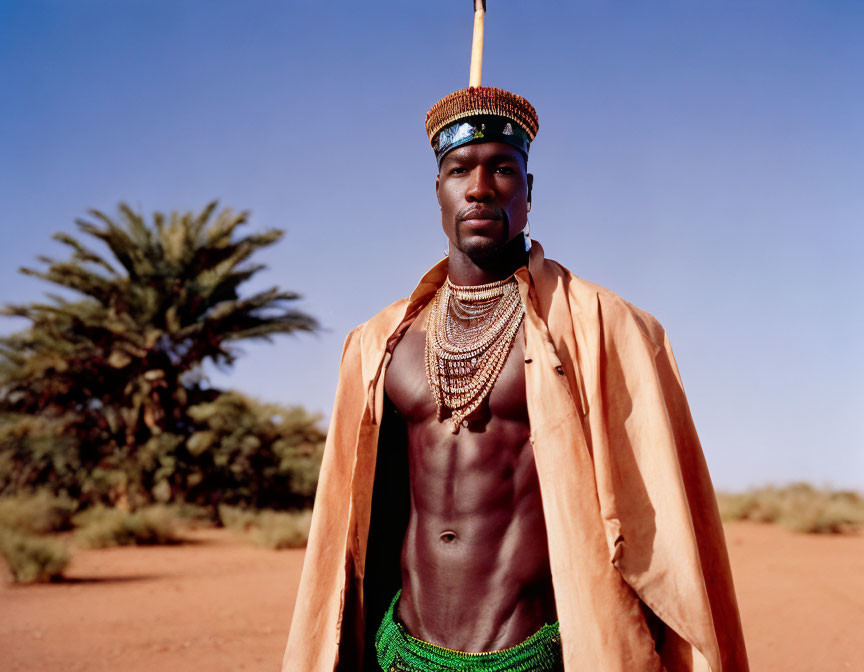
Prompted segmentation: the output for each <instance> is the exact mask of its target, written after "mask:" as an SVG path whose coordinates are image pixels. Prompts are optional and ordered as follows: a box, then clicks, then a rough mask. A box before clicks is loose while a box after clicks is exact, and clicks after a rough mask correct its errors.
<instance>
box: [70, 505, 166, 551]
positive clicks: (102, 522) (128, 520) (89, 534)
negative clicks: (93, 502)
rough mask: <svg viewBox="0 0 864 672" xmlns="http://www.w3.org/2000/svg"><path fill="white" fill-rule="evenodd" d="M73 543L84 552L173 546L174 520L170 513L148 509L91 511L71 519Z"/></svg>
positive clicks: (156, 507) (163, 508) (154, 508)
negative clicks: (103, 549) (109, 547)
mask: <svg viewBox="0 0 864 672" xmlns="http://www.w3.org/2000/svg"><path fill="white" fill-rule="evenodd" d="M74 522H75V524H76V525H77V526H78V527H79V529H78V532H77V534H76V540H77V541H78V543H80V544H81V545H82V546H85V547H87V548H106V547H108V546H133V545H138V546H152V545H161V544H176V543H178V542H179V541H180V538H179V537H178V536H177V520H176V518H175V517H174V515H173V514H172V513H171V511H170V509H168V508H167V507H164V506H150V507H146V508H143V509H140V510H139V511H136V512H134V513H129V512H128V511H121V510H119V509H108V508H104V507H93V508H91V509H88V510H87V511H84V512H83V513H81V514H78V515H77V516H75V518H74Z"/></svg>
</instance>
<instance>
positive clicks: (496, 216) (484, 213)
mask: <svg viewBox="0 0 864 672" xmlns="http://www.w3.org/2000/svg"><path fill="white" fill-rule="evenodd" d="M502 219H503V217H502V216H501V213H500V212H496V211H495V210H486V209H480V210H469V211H468V212H464V213H460V215H459V221H461V222H464V223H465V224H466V225H468V226H470V227H472V228H473V227H477V228H482V227H485V226H490V225H492V224H494V223H495V222H500V221H501V220H502Z"/></svg>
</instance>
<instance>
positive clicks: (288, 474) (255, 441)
mask: <svg viewBox="0 0 864 672" xmlns="http://www.w3.org/2000/svg"><path fill="white" fill-rule="evenodd" d="M189 415H190V417H191V418H192V419H193V421H194V422H195V427H196V430H197V431H195V433H194V434H192V436H191V437H190V438H189V440H188V441H187V443H186V449H187V452H188V454H189V458H188V459H189V460H190V461H192V462H193V463H194V469H192V470H191V472H192V474H193V475H194V478H193V479H189V478H187V480H186V482H185V485H184V491H185V493H186V494H185V498H186V500H187V501H189V502H193V503H196V504H201V505H208V506H211V507H213V508H214V509H216V508H217V507H218V506H219V505H224V504H227V505H229V506H234V507H236V506H243V507H249V508H252V509H283V510H287V509H302V508H305V507H308V506H311V504H312V500H313V498H314V496H315V487H316V485H317V482H318V470H319V469H320V466H321V457H322V455H323V451H324V439H325V435H324V433H323V432H322V431H321V429H320V427H319V426H318V422H319V420H320V418H319V417H318V416H316V415H313V414H310V413H308V412H307V411H306V410H304V409H303V408H301V407H298V406H294V407H288V406H282V405H279V404H266V403H262V402H260V401H257V400H255V399H252V398H250V397H247V396H245V395H243V394H240V393H239V392H225V393H223V394H221V395H219V397H218V398H216V399H215V400H214V401H212V402H209V403H204V404H198V405H196V406H193V407H191V408H190V409H189Z"/></svg>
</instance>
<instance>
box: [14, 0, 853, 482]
mask: <svg viewBox="0 0 864 672" xmlns="http://www.w3.org/2000/svg"><path fill="white" fill-rule="evenodd" d="M471 6H472V3H471V2H469V1H468V0H436V1H435V2H397V1H396V0H388V1H379V2H356V1H354V2H345V1H334V2H320V1H318V2H313V1H312V0H303V1H301V0H296V1H289V0H281V1H262V0H244V1H240V0H235V1H233V2H226V1H220V0H123V1H122V2H117V0H74V1H70V0H55V1H54V2H44V1H40V0H17V1H12V0H0V203H2V206H3V220H2V224H0V226H2V232H3V245H2V246H0V302H7V301H24V300H29V299H34V298H37V297H39V296H40V293H41V292H42V291H44V290H45V289H46V287H45V286H42V285H40V283H39V282H38V281H36V280H33V279H29V278H25V277H23V276H19V275H18V274H17V273H16V269H17V268H18V267H19V266H21V265H22V264H25V263H26V264H30V263H31V262H32V260H33V258H34V257H35V255H37V254H46V253H51V254H61V253H62V247H61V246H60V245H59V244H57V243H54V242H52V241H51V240H50V235H51V234H52V233H53V232H56V231H71V230H72V228H73V220H74V219H75V218H76V217H80V216H82V215H84V213H85V211H86V209H87V208H91V207H95V208H99V209H103V210H107V211H113V210H114V208H115V207H116V204H117V203H118V202H119V201H121V200H125V201H127V202H129V203H130V204H131V205H132V206H133V207H135V208H137V209H139V210H141V211H143V212H145V213H151V212H152V211H154V210H162V211H170V210H172V209H177V210H189V209H195V210H198V209H200V208H201V207H203V206H204V204H205V203H207V202H208V201H209V200H211V199H213V198H218V199H220V201H221V203H222V204H223V205H226V206H228V205H230V206H232V207H234V208H236V209H250V210H251V211H252V213H253V216H252V222H251V225H250V229H264V228H270V227H279V228H282V229H285V231H286V232H287V235H286V236H285V238H284V240H283V241H282V242H281V243H280V244H279V245H278V246H275V247H274V248H273V249H271V250H269V251H268V252H267V254H266V255H264V257H265V258H264V261H265V262H266V263H267V264H268V265H269V267H270V268H269V270H268V271H266V272H264V273H261V274H260V276H259V278H258V279H257V280H256V281H255V283H254V286H253V287H250V289H252V288H260V287H264V286H269V285H274V284H278V285H280V286H282V287H284V288H287V289H292V290H295V291H298V292H301V293H302V294H303V295H304V297H305V300H304V302H303V307H304V308H305V309H306V310H307V311H308V312H310V313H312V314H314V315H315V316H317V317H318V318H319V320H320V321H321V322H322V323H323V324H324V325H325V327H326V331H324V332H322V333H321V334H320V335H318V336H298V337H296V338H295V337H284V338H281V339H280V340H278V341H277V342H276V344H273V345H266V344H262V345H253V346H247V347H246V348H245V350H246V355H245V356H244V357H242V358H241V359H240V361H239V362H238V364H237V365H236V367H235V368H234V369H233V370H232V371H231V372H228V373H222V372H217V371H211V372H210V373H211V379H212V381H213V382H214V384H217V385H220V386H230V387H235V388H238V389H240V390H243V391H245V392H248V393H250V394H253V395H256V396H259V397H260V398H263V399H267V400H276V401H282V402H285V403H290V404H293V403H302V404H304V405H306V406H307V407H309V408H311V409H313V410H317V411H320V412H321V413H322V414H324V415H325V416H326V415H327V414H329V412H330V404H331V398H332V395H333V390H334V387H335V383H336V377H337V372H338V360H339V354H340V352H341V347H342V342H343V340H344V336H345V334H346V333H347V332H348V331H349V330H350V329H351V328H352V327H353V326H355V325H356V324H358V323H360V322H362V321H364V320H365V319H367V318H368V317H370V316H371V315H372V314H374V313H375V312H377V311H378V310H379V309H380V308H382V307H384V306H385V305H387V304H389V303H390V302H392V301H394V300H396V299H398V298H400V297H402V296H405V295H407V294H408V293H409V292H410V291H411V290H412V289H413V288H414V286H415V284H416V281H417V280H418V279H419V277H420V276H421V275H422V273H423V272H424V271H425V270H426V269H427V268H428V267H430V266H431V265H432V264H434V263H435V262H436V261H437V260H438V259H440V257H441V256H442V253H443V250H444V248H445V239H444V235H443V233H442V232H441V229H440V218H439V213H438V208H437V203H436V201H435V196H434V189H433V185H434V178H435V162H434V159H433V156H432V153H431V150H430V149H429V147H428V144H427V140H426V136H425V132H424V128H423V121H424V117H425V113H426V110H427V109H428V108H429V107H430V106H431V105H432V103H434V102H435V101H436V100H437V99H438V98H440V97H441V96H443V95H445V94H447V93H449V92H451V91H453V90H455V89H459V88H463V87H464V86H466V85H467V78H468V60H469V58H468V57H469V51H470V38H471V25H472V17H471V12H472V10H471ZM488 10H489V13H488V15H487V21H486V52H485V65H484V84H487V85H491V86H501V87H504V88H508V89H510V90H512V91H515V92H516V93H519V94H521V95H524V96H525V97H527V98H528V99H529V100H530V101H531V102H532V103H533V104H534V105H535V107H536V108H537V110H538V112H539V116H540V132H539V134H538V137H537V140H536V141H535V143H534V146H533V147H532V150H531V159H530V164H529V167H530V169H531V170H532V172H533V173H534V174H535V189H534V203H533V206H534V207H533V211H532V213H531V230H532V235H533V237H534V238H535V239H537V240H539V241H541V242H542V243H543V246H544V248H545V250H546V254H547V256H549V257H551V258H554V259H556V260H558V261H560V262H561V263H563V264H564V265H565V266H567V267H568V268H570V269H571V270H573V271H574V272H575V273H576V274H577V275H580V276H582V277H584V278H586V279H588V280H591V281H593V282H597V283H599V284H602V285H605V286H607V287H609V288H611V289H613V290H614V291H616V292H618V293H619V294H621V295H622V296H624V297H625V298H626V299H628V300H629V301H631V302H633V303H635V304H636V305H638V306H640V307H642V308H644V309H645V310H647V311H649V312H650V313H652V314H654V315H655V316H656V317H657V318H658V319H659V320H660V321H661V322H662V323H663V325H664V326H665V327H666V329H667V331H668V332H669V334H670V338H671V341H672V344H673V346H674V348H675V352H676V356H677V358H678V364H679V367H680V370H681V374H682V377H683V379H684V383H685V387H686V389H687V392H688V396H689V399H690V404H691V408H692V411H693V415H694V419H695V421H696V426H697V428H698V429H699V432H700V436H701V438H702V443H703V447H704V450H705V453H706V457H707V459H708V464H709V467H710V468H711V471H712V474H713V477H714V480H715V483H716V484H717V486H718V487H721V488H725V489H739V488H744V487H747V486H750V485H755V484H762V483H768V482H776V483H782V482H788V481H792V480H809V481H811V482H815V483H817V484H833V485H835V486H841V487H854V488H858V489H864V382H862V381H864V355H862V346H864V311H862V300H864V231H862V229H864V84H862V82H864V75H862V73H864V39H862V35H864V3H861V2H857V1H848V2H844V1H842V0H833V1H830V2H826V1H825V0H813V1H810V2H803V1H800V0H776V1H769V0H761V1H760V0H724V1H722V2H721V1H720V0H713V1H711V0H680V1H671V0H653V1H652V2H644V1H643V2H637V1H636V0H630V1H617V2H612V1H605V2H604V1H601V0H591V1H587V0H586V1H570V2H564V1H560V2H552V1H538V0H532V1H531V2H526V1H525V0H520V1H517V0H488ZM21 326H23V325H22V324H20V323H15V322H13V321H11V320H8V319H7V320H6V321H5V323H3V324H0V329H2V330H4V331H9V330H12V329H14V328H20V327H21Z"/></svg>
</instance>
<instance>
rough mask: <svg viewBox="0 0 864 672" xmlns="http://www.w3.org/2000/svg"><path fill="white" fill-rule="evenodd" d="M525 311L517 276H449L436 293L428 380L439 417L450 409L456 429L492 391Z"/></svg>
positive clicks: (429, 327) (430, 325)
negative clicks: (478, 281) (469, 280)
mask: <svg viewBox="0 0 864 672" xmlns="http://www.w3.org/2000/svg"><path fill="white" fill-rule="evenodd" d="M524 315H525V307H524V306H523V305H522V297H521V296H520V295H519V286H518V284H517V283H516V278H514V277H512V276H511V277H509V278H507V279H506V280H498V281H496V282H490V283H489V284H486V285H476V286H458V285H454V284H453V283H452V282H450V278H447V282H446V283H445V284H444V285H442V287H441V288H440V289H439V290H438V291H437V292H436V293H435V297H434V298H433V299H432V305H431V308H430V310H429V317H428V319H427V320H426V380H427V381H428V382H429V388H430V389H431V391H432V397H433V398H434V399H435V403H436V405H437V406H438V419H439V420H442V419H443V417H444V408H445V407H446V408H447V409H448V410H449V411H450V421H451V424H452V428H451V431H452V432H453V434H458V433H459V428H460V426H462V427H467V426H468V421H467V420H466V418H467V417H468V416H469V415H471V413H473V412H474V411H475V410H476V409H477V408H478V407H479V406H480V404H481V403H483V400H484V399H485V398H486V397H487V396H488V394H489V392H490V391H491V390H492V386H493V385H494V384H495V381H496V380H497V379H498V375H499V374H500V373H501V370H502V369H503V368H504V362H506V361H507V355H509V354H510V350H511V348H512V347H513V342H514V340H515V338H516V332H517V331H519V326H520V325H521V324H522V317H523V316H524Z"/></svg>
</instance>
